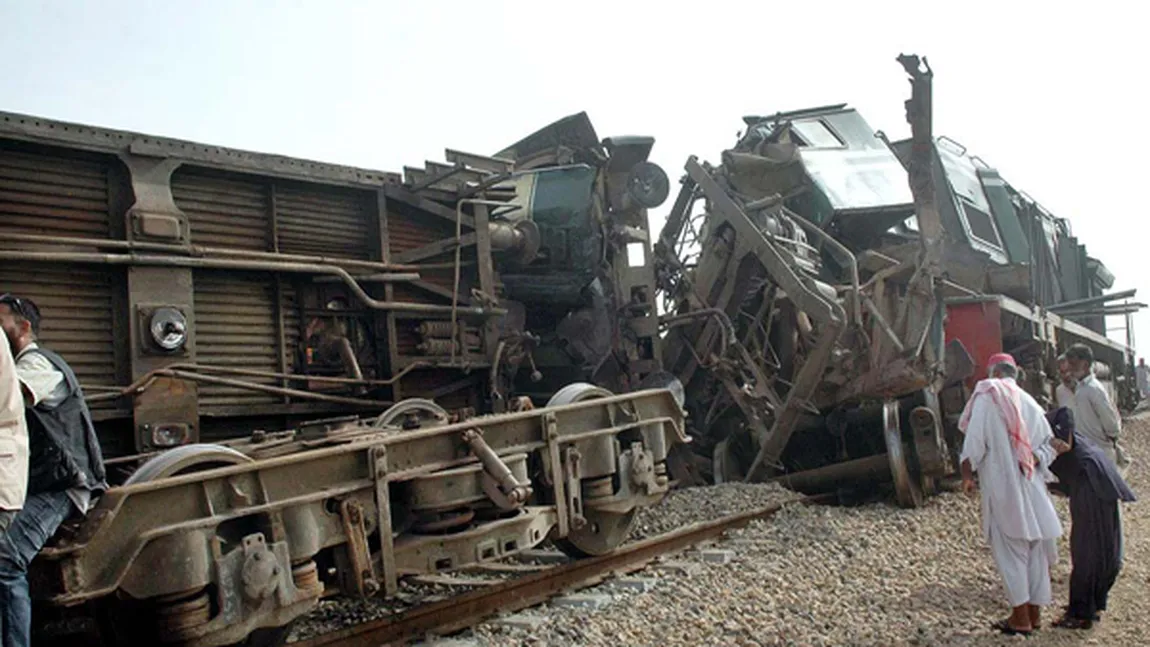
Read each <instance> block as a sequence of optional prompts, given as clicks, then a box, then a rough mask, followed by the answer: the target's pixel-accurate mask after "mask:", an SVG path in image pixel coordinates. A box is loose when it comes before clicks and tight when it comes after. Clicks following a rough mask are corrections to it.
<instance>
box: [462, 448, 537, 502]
mask: <svg viewBox="0 0 1150 647" xmlns="http://www.w3.org/2000/svg"><path fill="white" fill-rule="evenodd" d="M463 442H465V443H467V446H468V447H469V448H471V453H473V454H475V457H476V458H478V459H479V462H480V463H482V464H483V471H484V472H487V475H488V476H490V477H491V478H492V479H494V480H495V482H496V483H497V484H498V487H499V490H500V491H501V492H502V493H503V495H504V496H506V497H507V498H508V500H509V501H510V502H511V504H512V505H513V506H514V507H519V506H520V505H522V504H523V502H524V501H526V500H527V499H528V498H529V497H530V496H531V486H530V485H527V484H523V483H520V482H519V481H518V480H517V479H516V478H515V474H514V473H513V472H512V471H511V468H509V467H507V463H504V462H503V459H501V458H499V455H498V454H496V453H495V450H493V449H491V446H490V445H488V444H487V443H486V442H485V441H484V440H483V432H482V431H480V430H479V429H468V430H467V431H465V432H463ZM497 503H498V502H497Z"/></svg>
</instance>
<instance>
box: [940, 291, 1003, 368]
mask: <svg viewBox="0 0 1150 647" xmlns="http://www.w3.org/2000/svg"><path fill="white" fill-rule="evenodd" d="M946 311H947V319H946V342H947V343H948V344H949V343H950V342H951V340H955V339H957V340H958V341H959V343H961V344H962V345H963V347H965V348H966V352H968V353H970V357H971V359H973V360H974V375H973V376H971V377H970V378H969V379H967V386H968V387H971V388H973V387H974V384H975V382H977V381H979V380H981V379H982V378H984V377H986V370H987V368H989V367H988V366H987V365H986V360H987V359H989V358H990V356H991V355H993V354H995V353H1001V352H1002V313H1001V309H1000V308H999V306H998V302H997V301H982V302H978V303H958V304H951V305H948V306H947V307H946Z"/></svg>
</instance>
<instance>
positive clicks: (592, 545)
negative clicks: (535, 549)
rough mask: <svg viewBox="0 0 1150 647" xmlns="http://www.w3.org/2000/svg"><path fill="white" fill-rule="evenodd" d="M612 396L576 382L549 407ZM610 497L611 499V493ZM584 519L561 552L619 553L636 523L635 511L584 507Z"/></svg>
mask: <svg viewBox="0 0 1150 647" xmlns="http://www.w3.org/2000/svg"><path fill="white" fill-rule="evenodd" d="M612 395H614V394H613V393H611V392H610V391H608V390H607V389H604V388H602V387H599V386H595V385H594V384H588V383H586V382H575V383H573V384H568V385H567V386H565V387H563V388H562V389H559V390H558V391H557V392H556V393H555V395H553V396H551V399H550V400H549V401H548V402H547V406H549V407H556V406H562V405H565V404H575V403H576V402H585V401H587V400H597V399H599V398H608V397H611V396H612ZM607 494H608V496H610V494H611V492H608V493H607ZM583 518H584V519H586V520H587V522H586V523H585V524H584V525H583V526H581V527H580V528H577V529H571V530H570V531H569V532H568V533H567V536H566V537H564V538H562V539H558V540H556V541H555V545H556V547H557V548H559V550H562V551H563V552H564V553H567V554H568V555H570V556H572V557H577V558H578V557H590V556H594V555H604V554H606V553H609V552H611V551H612V550H615V549H616V548H617V547H618V546H619V544H622V543H623V542H624V541H626V539H627V537H628V536H629V535H630V534H631V527H632V526H633V525H634V523H635V510H630V511H628V512H625V513H622V514H619V513H615V512H599V511H596V510H594V509H588V508H584V510H583Z"/></svg>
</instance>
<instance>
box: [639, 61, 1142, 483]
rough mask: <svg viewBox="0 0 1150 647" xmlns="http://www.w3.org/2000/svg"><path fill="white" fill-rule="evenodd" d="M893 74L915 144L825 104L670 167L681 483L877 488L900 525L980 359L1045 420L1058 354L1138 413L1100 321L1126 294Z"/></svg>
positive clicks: (664, 255) (752, 128) (763, 120)
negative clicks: (998, 361)
mask: <svg viewBox="0 0 1150 647" xmlns="http://www.w3.org/2000/svg"><path fill="white" fill-rule="evenodd" d="M907 64H909V65H907ZM904 65H907V70H908V72H909V73H910V75H911V78H912V98H911V101H910V102H908V120H909V121H910V123H911V129H912V138H911V139H908V140H906V141H902V142H896V143H893V144H892V143H890V142H888V141H887V140H886V138H885V137H884V136H883V135H882V134H881V133H875V132H874V131H873V130H872V129H871V128H870V126H869V125H868V124H867V123H866V121H865V120H864V119H863V118H862V116H861V115H859V114H858V113H857V112H856V111H855V110H854V109H852V108H849V107H848V106H846V105H845V104H844V105H834V106H824V107H819V108H813V109H808V110H799V111H794V112H789V113H780V114H776V115H770V116H764V117H747V118H746V120H745V121H746V132H745V133H744V134H743V136H742V137H741V138H740V140H739V141H738V142H737V144H736V145H735V147H733V148H732V149H730V150H727V151H725V152H724V153H723V155H722V160H721V162H722V163H721V164H720V165H717V166H712V165H708V164H705V163H699V162H698V161H696V160H695V159H693V158H692V160H690V161H689V162H688V163H687V167H686V171H687V173H686V175H685V177H684V180H683V187H682V189H681V191H680V194H679V198H678V201H677V202H676V203H675V206H674V208H673V209H672V211H671V214H670V216H669V218H668V221H667V224H666V226H665V228H664V230H663V232H662V234H661V235H660V237H659V241H658V243H657V245H656V258H657V261H658V268H657V274H658V277H659V287H660V294H661V295H662V297H663V299H664V302H665V304H666V308H667V310H668V311H669V312H671V313H672V315H671V316H670V317H669V318H668V319H669V320H670V322H671V325H670V330H669V331H668V334H667V337H666V339H665V341H664V347H663V350H664V360H665V365H666V368H667V370H669V371H670V372H672V373H674V374H675V375H677V376H679V377H680V378H681V380H682V382H683V384H684V386H685V387H686V392H687V394H688V396H687V407H688V410H689V411H690V413H691V425H692V434H693V435H694V436H696V442H694V443H693V444H692V445H691V447H692V448H693V449H694V455H693V456H691V457H689V458H690V460H686V461H684V463H686V464H688V465H689V468H687V469H685V470H684V471H685V472H691V473H690V474H684V475H683V476H682V478H683V479H684V480H687V479H689V478H694V479H698V480H715V481H723V480H735V479H761V478H779V479H782V480H784V481H786V482H788V483H790V484H792V485H793V486H795V487H799V488H802V489H811V490H816V491H818V490H824V491H825V490H830V489H836V488H851V487H858V486H860V485H861V486H863V488H864V489H869V488H870V487H871V486H872V484H873V482H874V481H875V480H876V479H886V480H893V481H894V485H895V488H896V491H897V493H898V497H899V500H900V501H901V502H902V503H904V504H906V505H916V504H917V503H918V502H920V501H921V500H922V495H923V493H924V492H929V491H930V490H931V489H933V488H934V486H935V481H936V479H937V478H939V477H942V476H945V475H947V474H948V473H951V472H952V470H953V469H954V468H955V467H956V466H957V455H958V451H959V450H960V449H961V436H960V434H959V433H958V430H957V420H958V417H959V414H960V413H961V411H962V408H963V406H964V404H965V402H966V398H967V395H968V393H969V389H970V388H971V387H972V386H973V384H974V382H975V381H976V380H977V379H979V378H980V377H982V376H985V375H986V369H987V367H986V365H985V361H986V359H987V358H988V357H989V356H990V355H991V354H992V353H996V352H1003V351H1005V352H1010V353H1012V354H1014V355H1015V356H1016V357H1017V358H1018V359H1019V361H1020V364H1021V365H1022V366H1023V368H1024V369H1025V378H1026V379H1025V386H1026V388H1028V390H1030V391H1031V392H1032V393H1033V394H1034V395H1035V396H1036V397H1038V398H1039V399H1040V400H1042V399H1046V400H1047V401H1049V400H1050V399H1051V395H1052V391H1053V386H1054V383H1053V380H1054V379H1055V378H1056V377H1057V375H1056V370H1055V369H1056V366H1055V359H1056V357H1057V355H1058V353H1059V352H1061V351H1063V350H1065V349H1066V347H1068V346H1069V345H1070V344H1072V343H1077V342H1081V343H1085V344H1087V345H1089V346H1090V347H1091V348H1092V349H1093V350H1094V353H1095V355H1096V357H1097V359H1098V360H1099V363H1098V371H1097V372H1098V374H1099V376H1100V377H1101V378H1102V379H1104V380H1107V381H1109V382H1110V383H1111V384H1112V386H1114V387H1115V395H1116V396H1117V398H1118V401H1120V402H1122V403H1123V404H1124V405H1126V406H1131V404H1132V402H1135V401H1136V399H1135V398H1132V397H1131V393H1130V387H1131V386H1133V382H1134V381H1133V379H1132V377H1133V361H1132V360H1133V356H1132V349H1130V348H1128V347H1127V346H1126V345H1124V344H1121V343H1118V342H1115V341H1113V340H1111V339H1109V338H1107V336H1106V330H1105V316H1106V315H1107V314H1122V313H1125V312H1130V311H1133V310H1135V309H1137V308H1139V307H1141V306H1140V305H1139V304H1123V305H1118V306H1106V305H1105V304H1106V303H1107V302H1111V301H1115V300H1116V299H1119V298H1124V297H1128V296H1132V294H1131V293H1119V294H1113V295H1107V294H1104V290H1106V289H1108V288H1109V287H1111V285H1112V283H1113V277H1112V276H1110V274H1109V272H1107V270H1106V268H1105V266H1103V265H1102V263H1101V262H1100V261H1098V260H1097V259H1094V258H1092V257H1090V256H1088V255H1087V254H1086V251H1085V248H1084V247H1083V246H1082V245H1081V244H1079V242H1078V241H1077V239H1075V238H1074V237H1073V236H1071V234H1070V229H1069V226H1068V224H1067V223H1066V221H1064V220H1060V219H1058V218H1055V217H1054V216H1052V215H1051V214H1049V213H1048V212H1047V211H1045V210H1044V209H1043V208H1042V207H1041V206H1040V205H1038V204H1037V203H1035V202H1034V201H1033V200H1032V199H1031V198H1029V197H1028V196H1026V195H1025V194H1024V193H1022V192H1019V191H1016V190H1015V189H1014V188H1013V187H1011V186H1010V185H1009V184H1008V183H1006V182H1005V181H1004V180H1003V179H1002V178H1001V177H1000V176H999V175H998V173H997V172H996V171H995V170H994V169H992V168H990V167H989V166H987V165H986V164H985V163H984V162H982V161H981V160H979V159H978V158H976V157H972V156H969V155H967V154H966V151H965V150H963V149H961V147H959V146H957V145H955V144H954V143H953V142H951V141H950V140H946V139H945V138H939V139H936V138H934V136H933V134H932V133H931V131H930V109H929V107H930V101H929V97H930V82H931V75H930V73H929V71H926V72H924V71H923V70H922V69H921V68H919V67H918V60H917V59H906V60H905V62H904ZM908 180H909V181H908ZM1135 397H1136V396H1135Z"/></svg>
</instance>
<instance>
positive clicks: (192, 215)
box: [172, 168, 272, 251]
mask: <svg viewBox="0 0 1150 647" xmlns="http://www.w3.org/2000/svg"><path fill="white" fill-rule="evenodd" d="M172 196H173V197H174V198H175V201H176V206H177V207H179V208H180V209H181V210H182V211H183V212H184V213H186V214H187V215H188V220H189V221H190V224H191V233H192V243H193V244H197V245H211V246H218V247H229V248H234V249H252V250H259V251H269V250H271V249H272V245H271V234H272V230H271V215H270V211H271V210H270V206H271V196H270V191H269V190H268V186H267V183H265V182H260V181H258V180H256V179H253V178H245V177H243V176H234V175H233V176H230V177H228V176H222V175H221V174H219V173H215V174H209V173H207V172H205V171H202V170H196V169H192V168H181V169H179V170H177V171H176V172H175V173H174V174H173V175H172Z"/></svg>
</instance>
